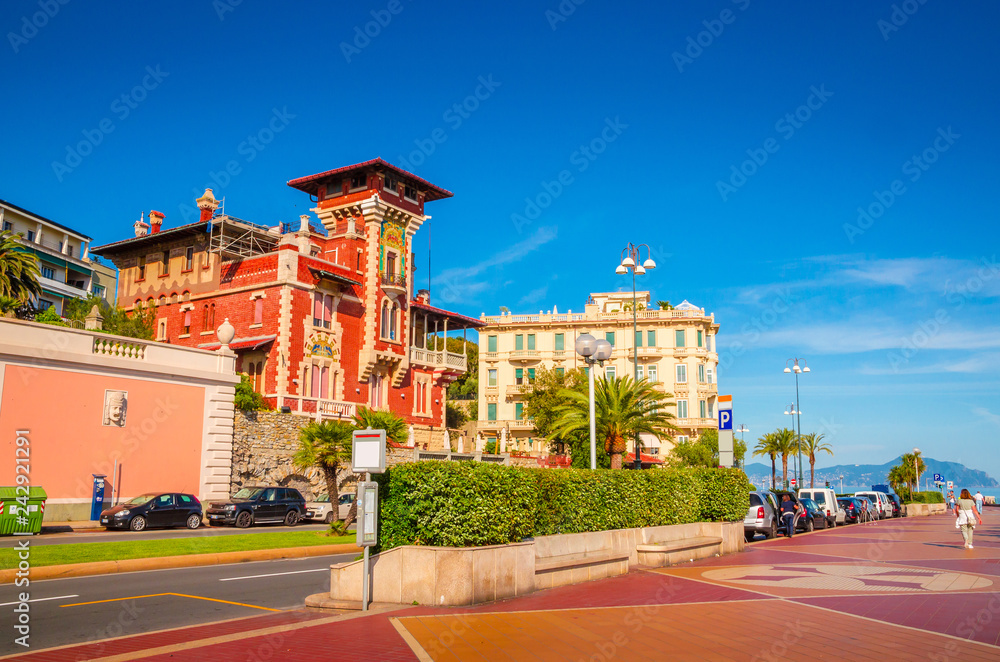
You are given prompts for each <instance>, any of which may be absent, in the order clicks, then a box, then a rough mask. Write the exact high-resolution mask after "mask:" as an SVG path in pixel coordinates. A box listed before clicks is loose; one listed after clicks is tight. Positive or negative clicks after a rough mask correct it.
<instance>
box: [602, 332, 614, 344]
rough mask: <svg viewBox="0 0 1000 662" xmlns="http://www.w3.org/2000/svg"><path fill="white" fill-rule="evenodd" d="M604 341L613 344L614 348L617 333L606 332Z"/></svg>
mask: <svg viewBox="0 0 1000 662" xmlns="http://www.w3.org/2000/svg"><path fill="white" fill-rule="evenodd" d="M604 339H605V340H607V341H608V342H609V343H611V346H612V347H614V346H615V332H614V331H607V332H605V334H604Z"/></svg>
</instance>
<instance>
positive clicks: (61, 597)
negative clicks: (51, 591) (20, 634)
mask: <svg viewBox="0 0 1000 662" xmlns="http://www.w3.org/2000/svg"><path fill="white" fill-rule="evenodd" d="M78 597H80V596H79V595H57V596H56V597H54V598H35V599H34V600H28V602H44V601H45V600H63V599H65V598H78ZM19 604H21V603H20V602H4V603H0V607H10V606H11V605H19Z"/></svg>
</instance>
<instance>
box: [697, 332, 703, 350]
mask: <svg viewBox="0 0 1000 662" xmlns="http://www.w3.org/2000/svg"><path fill="white" fill-rule="evenodd" d="M703 342H704V336H703V335H702V332H701V331H699V332H698V347H702V346H703Z"/></svg>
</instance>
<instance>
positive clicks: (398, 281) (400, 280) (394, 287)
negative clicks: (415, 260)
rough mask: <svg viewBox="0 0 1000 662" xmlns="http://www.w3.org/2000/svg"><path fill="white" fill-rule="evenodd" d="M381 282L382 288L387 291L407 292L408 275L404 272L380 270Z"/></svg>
mask: <svg viewBox="0 0 1000 662" xmlns="http://www.w3.org/2000/svg"><path fill="white" fill-rule="evenodd" d="M379 282H380V283H381V284H382V289H383V290H385V291H386V292H397V293H400V294H402V293H405V292H406V276H404V275H403V274H392V273H386V272H384V271H380V272H379Z"/></svg>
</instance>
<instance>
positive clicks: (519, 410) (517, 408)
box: [514, 402, 524, 420]
mask: <svg viewBox="0 0 1000 662" xmlns="http://www.w3.org/2000/svg"><path fill="white" fill-rule="evenodd" d="M514 418H516V419H517V420H521V419H522V418H524V403H523V402H515V403H514Z"/></svg>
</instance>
